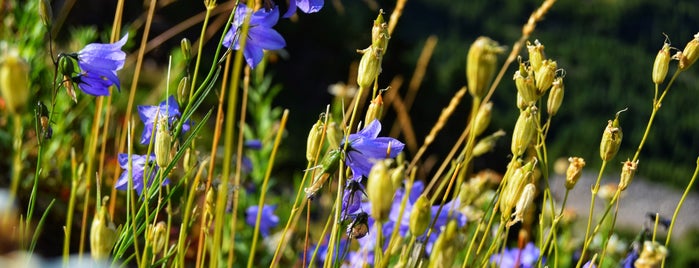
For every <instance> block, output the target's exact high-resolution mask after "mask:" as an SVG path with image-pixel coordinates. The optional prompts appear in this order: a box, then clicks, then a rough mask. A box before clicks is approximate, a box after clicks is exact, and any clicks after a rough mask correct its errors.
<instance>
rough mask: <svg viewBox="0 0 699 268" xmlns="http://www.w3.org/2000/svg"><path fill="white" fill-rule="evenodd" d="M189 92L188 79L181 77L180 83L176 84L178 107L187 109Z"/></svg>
mask: <svg viewBox="0 0 699 268" xmlns="http://www.w3.org/2000/svg"><path fill="white" fill-rule="evenodd" d="M189 90H190V88H189V78H188V77H187V76H185V77H182V79H180V83H179V84H177V104H179V105H180V107H187V101H188V100H189Z"/></svg>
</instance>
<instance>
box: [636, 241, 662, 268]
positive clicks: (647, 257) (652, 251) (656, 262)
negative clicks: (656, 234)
mask: <svg viewBox="0 0 699 268" xmlns="http://www.w3.org/2000/svg"><path fill="white" fill-rule="evenodd" d="M667 253H668V252H667V248H665V246H663V245H661V244H660V243H658V242H655V241H652V242H651V241H644V242H643V250H641V254H640V256H639V257H638V259H636V261H635V262H634V266H635V267H637V268H654V267H660V264H661V263H662V262H663V259H665V257H667Z"/></svg>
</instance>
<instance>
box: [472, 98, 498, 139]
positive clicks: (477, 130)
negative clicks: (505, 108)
mask: <svg viewBox="0 0 699 268" xmlns="http://www.w3.org/2000/svg"><path fill="white" fill-rule="evenodd" d="M492 111H493V103H492V102H487V103H485V104H483V105H481V107H480V108H479V109H478V113H477V114H476V119H475V121H473V134H475V135H476V136H479V135H481V134H482V133H483V131H485V129H486V128H488V125H489V124H490V117H491V115H492Z"/></svg>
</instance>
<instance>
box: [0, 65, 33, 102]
mask: <svg viewBox="0 0 699 268" xmlns="http://www.w3.org/2000/svg"><path fill="white" fill-rule="evenodd" d="M29 91H30V90H29V64H28V63H27V62H26V61H25V60H24V59H22V58H21V57H19V56H17V55H13V54H8V55H6V56H4V57H2V58H0V93H1V94H2V96H3V98H4V99H5V104H6V105H7V110H8V111H9V112H11V113H16V114H19V113H22V112H23V111H24V109H25V108H26V106H27V99H28V98H29Z"/></svg>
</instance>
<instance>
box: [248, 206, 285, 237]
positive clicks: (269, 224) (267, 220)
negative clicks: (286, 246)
mask: <svg viewBox="0 0 699 268" xmlns="http://www.w3.org/2000/svg"><path fill="white" fill-rule="evenodd" d="M276 208H277V206H271V205H264V206H263V207H262V216H261V219H260V233H261V234H262V237H267V236H268V235H269V230H270V229H272V228H274V227H275V226H277V224H279V217H277V215H274V210H275V209H276ZM258 211H259V209H258V207H257V205H254V206H250V207H248V208H247V209H246V210H245V214H246V216H245V222H246V223H247V224H248V225H250V226H255V222H256V221H257V213H258Z"/></svg>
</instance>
